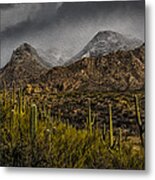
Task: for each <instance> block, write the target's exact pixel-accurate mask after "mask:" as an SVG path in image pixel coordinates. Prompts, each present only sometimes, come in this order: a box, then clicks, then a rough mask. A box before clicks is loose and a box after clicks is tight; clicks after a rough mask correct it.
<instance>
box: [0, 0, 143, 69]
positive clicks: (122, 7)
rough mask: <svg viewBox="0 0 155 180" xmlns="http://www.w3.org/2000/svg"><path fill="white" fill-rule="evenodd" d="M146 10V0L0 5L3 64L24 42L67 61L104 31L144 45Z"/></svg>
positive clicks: (0, 36)
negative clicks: (54, 52) (117, 33)
mask: <svg viewBox="0 0 155 180" xmlns="http://www.w3.org/2000/svg"><path fill="white" fill-rule="evenodd" d="M144 9H145V8H144V1H142V0H141V1H115V2H111V1H110V2H104V1H103V2H76V3H75V2H74V3H67V2H66V3H61V2H59V3H42V4H36V3H33V4H7V5H0V13H1V16H0V19H1V21H0V30H1V35H0V38H1V64H2V66H4V65H5V64H6V63H7V62H8V61H9V60H10V57H11V54H12V51H13V49H16V48H17V47H18V46H19V45H20V44H22V43H23V42H28V43H30V44H31V45H32V46H34V47H35V48H36V49H38V50H39V51H40V49H43V50H49V49H50V50H51V51H52V50H54V51H55V50H56V51H58V52H59V53H60V54H61V55H62V56H63V57H64V58H65V59H66V60H67V59H69V58H71V57H72V56H74V55H75V54H76V53H77V52H78V51H80V50H81V49H82V48H83V47H84V46H85V45H86V44H87V42H88V41H89V40H91V39H92V37H93V36H94V35H95V34H96V33H97V32H98V31H101V30H102V31H103V30H113V31H116V32H120V33H123V34H127V35H129V36H133V37H136V38H139V39H141V40H143V41H144Z"/></svg>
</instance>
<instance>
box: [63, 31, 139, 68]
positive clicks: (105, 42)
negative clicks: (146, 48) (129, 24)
mask: <svg viewBox="0 0 155 180" xmlns="http://www.w3.org/2000/svg"><path fill="white" fill-rule="evenodd" d="M140 45H142V41H140V40H138V39H135V38H127V37H126V36H124V35H122V34H120V33H117V32H113V31H100V32H98V33H97V34H96V35H95V36H94V38H93V39H92V40H91V41H90V42H89V43H88V44H87V45H86V46H85V47H84V49H83V50H82V51H80V52H79V53H78V54H77V55H75V56H74V57H72V58H71V59H70V60H69V61H68V62H67V63H66V65H69V64H71V63H73V62H75V61H77V60H80V59H82V58H84V57H98V56H104V55H107V54H109V53H110V52H116V51H118V50H125V51H128V50H133V49H135V48H136V47H139V46H140Z"/></svg>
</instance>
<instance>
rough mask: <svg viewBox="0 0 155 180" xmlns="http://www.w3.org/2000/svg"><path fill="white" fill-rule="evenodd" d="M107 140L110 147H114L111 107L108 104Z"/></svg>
mask: <svg viewBox="0 0 155 180" xmlns="http://www.w3.org/2000/svg"><path fill="white" fill-rule="evenodd" d="M109 140H110V147H113V145H114V137H113V122H112V105H111V103H109Z"/></svg>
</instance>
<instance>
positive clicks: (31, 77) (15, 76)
mask: <svg viewBox="0 0 155 180" xmlns="http://www.w3.org/2000/svg"><path fill="white" fill-rule="evenodd" d="M40 61H41V58H40V57H39V55H38V54H37V52H36V50H35V49H34V48H33V47H32V46H30V45H29V44H27V43H24V44H22V45H21V46H20V47H18V48H17V49H16V50H15V51H13V54H12V57H11V60H10V61H9V63H7V64H6V66H5V67H4V68H3V69H1V70H0V80H1V81H0V88H2V87H3V81H5V82H6V85H7V87H11V86H12V82H13V81H14V82H15V83H16V85H22V86H24V85H26V84H27V83H29V82H31V83H33V82H35V79H36V78H38V76H40V74H42V73H45V72H46V71H47V69H46V68H45V67H43V65H41V63H40Z"/></svg>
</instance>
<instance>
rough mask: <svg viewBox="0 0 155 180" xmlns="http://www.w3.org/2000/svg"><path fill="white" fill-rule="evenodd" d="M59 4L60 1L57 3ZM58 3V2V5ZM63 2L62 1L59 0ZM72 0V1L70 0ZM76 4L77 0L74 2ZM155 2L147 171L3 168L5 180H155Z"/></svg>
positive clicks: (152, 3) (151, 7)
mask: <svg viewBox="0 0 155 180" xmlns="http://www.w3.org/2000/svg"><path fill="white" fill-rule="evenodd" d="M55 1H56V0H55ZM55 1H54V2H55ZM58 1H61V0H57V2H58ZM68 1H70V0H68ZM72 1H75V0H72ZM17 2H52V1H47V0H41V1H38V0H31V1H30V0H23V1H22V0H12V1H10V0H0V3H17ZM154 52H155V0H146V80H145V83H146V170H145V171H122V170H78V169H76V170H71V169H66V170H65V169H31V168H0V179H1V180H7V179H9V180H29V179H37V180H43V179H46V180H48V179H54V180H57V179H63V180H65V179H66V180H73V179H74V180H81V179H85V180H87V179H89V180H94V179H97V180H100V179H102V180H103V179H106V178H107V179H108V180H112V179H119V180H131V179H136V180H139V179H140V180H143V179H155V116H153V115H154V112H155V93H154V92H155V55H154Z"/></svg>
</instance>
